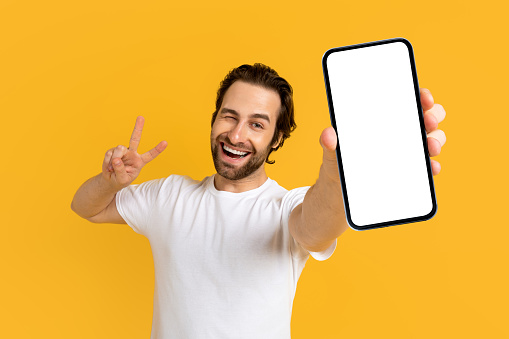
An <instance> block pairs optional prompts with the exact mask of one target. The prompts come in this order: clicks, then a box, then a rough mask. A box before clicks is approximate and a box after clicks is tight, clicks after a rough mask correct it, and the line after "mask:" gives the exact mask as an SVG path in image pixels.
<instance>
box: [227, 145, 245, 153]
mask: <svg viewBox="0 0 509 339" xmlns="http://www.w3.org/2000/svg"><path fill="white" fill-rule="evenodd" d="M223 148H224V149H225V150H226V151H228V152H230V153H233V154H237V155H246V154H247V153H248V152H241V151H236V150H234V149H231V148H230V147H228V146H226V145H224V144H223Z"/></svg>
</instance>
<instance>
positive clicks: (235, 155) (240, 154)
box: [221, 143, 251, 159]
mask: <svg viewBox="0 0 509 339" xmlns="http://www.w3.org/2000/svg"><path fill="white" fill-rule="evenodd" d="M221 148H222V149H223V152H224V154H226V156H228V157H229V158H232V159H240V158H244V157H246V156H247V155H249V154H251V152H244V151H237V150H234V149H233V148H230V147H228V146H226V145H225V144H224V143H221Z"/></svg>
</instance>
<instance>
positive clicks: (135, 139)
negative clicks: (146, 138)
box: [129, 116, 145, 151]
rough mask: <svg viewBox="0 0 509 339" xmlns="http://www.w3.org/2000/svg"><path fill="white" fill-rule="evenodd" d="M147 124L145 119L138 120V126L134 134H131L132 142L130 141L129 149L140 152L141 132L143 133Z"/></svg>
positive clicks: (140, 117) (135, 126) (139, 118)
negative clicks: (144, 125)
mask: <svg viewBox="0 0 509 339" xmlns="http://www.w3.org/2000/svg"><path fill="white" fill-rule="evenodd" d="M144 123H145V118H143V117H142V116H139V117H138V118H137V119H136V125H134V131H133V134H131V140H129V149H130V150H133V151H136V150H138V145H139V144H140V140H141V131H143V124H144Z"/></svg>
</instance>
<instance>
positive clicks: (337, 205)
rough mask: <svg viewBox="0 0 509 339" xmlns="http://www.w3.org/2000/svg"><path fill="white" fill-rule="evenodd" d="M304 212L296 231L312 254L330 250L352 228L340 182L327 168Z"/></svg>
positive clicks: (309, 194)
mask: <svg viewBox="0 0 509 339" xmlns="http://www.w3.org/2000/svg"><path fill="white" fill-rule="evenodd" d="M338 179H339V176H338ZM300 208H301V209H300V211H297V213H296V215H295V219H294V220H295V222H294V227H295V228H297V230H296V233H297V234H299V235H300V239H301V240H300V241H299V242H300V243H301V244H302V245H303V246H304V247H305V248H307V249H309V250H311V251H315V252H319V251H323V250H325V249H327V248H328V247H329V246H330V244H331V243H332V242H333V241H334V239H336V238H337V237H339V236H340V235H341V234H342V233H343V232H344V231H345V230H346V229H347V228H348V225H347V223H346V217H345V210H344V207H343V196H342V192H341V185H340V182H339V180H335V179H333V178H330V177H329V176H328V175H327V173H325V171H324V170H323V166H322V168H321V169H320V175H319V178H318V180H317V182H316V183H315V184H314V185H313V186H312V187H311V188H310V189H309V190H308V192H307V194H306V196H305V198H304V202H303V203H302V205H301V206H300Z"/></svg>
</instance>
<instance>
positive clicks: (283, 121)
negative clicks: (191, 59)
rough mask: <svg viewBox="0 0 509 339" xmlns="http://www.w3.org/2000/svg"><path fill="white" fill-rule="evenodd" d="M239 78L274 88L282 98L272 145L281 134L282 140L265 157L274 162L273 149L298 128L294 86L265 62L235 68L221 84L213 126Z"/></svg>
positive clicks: (276, 148)
mask: <svg viewBox="0 0 509 339" xmlns="http://www.w3.org/2000/svg"><path fill="white" fill-rule="evenodd" d="M237 80H241V81H244V82H246V83H249V84H252V85H258V86H261V87H263V88H266V89H269V90H273V91H275V92H277V93H278V94H279V97H280V98H281V109H280V110H279V114H278V117H277V122H276V129H275V131H274V136H273V137H272V141H271V145H274V144H275V143H276V142H277V141H278V139H279V135H280V134H281V140H280V141H279V144H278V146H277V147H275V148H271V150H270V152H269V154H267V158H266V159H265V162H266V163H268V164H273V163H275V161H274V160H269V156H270V154H271V153H272V152H273V151H277V150H278V149H279V148H281V147H282V146H283V143H284V141H285V140H286V139H288V138H289V137H290V133H291V132H293V131H294V130H295V128H297V124H296V123H295V116H294V106H293V89H292V86H290V84H289V83H288V81H286V80H285V79H283V78H282V77H280V76H279V75H278V74H277V72H276V71H275V70H273V69H272V68H270V67H269V66H266V65H264V64H260V63H256V64H254V65H247V64H246V65H242V66H239V67H237V68H234V69H232V70H231V71H230V72H229V73H228V74H227V75H226V76H225V78H224V79H223V81H221V83H220V84H219V89H218V90H217V98H216V110H215V111H214V113H213V114H212V123H211V126H212V125H214V121H215V120H216V116H217V113H218V112H219V109H220V108H221V104H222V103H223V98H224V95H225V93H226V91H227V90H228V88H230V86H231V85H233V83H234V82H235V81H237Z"/></svg>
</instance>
